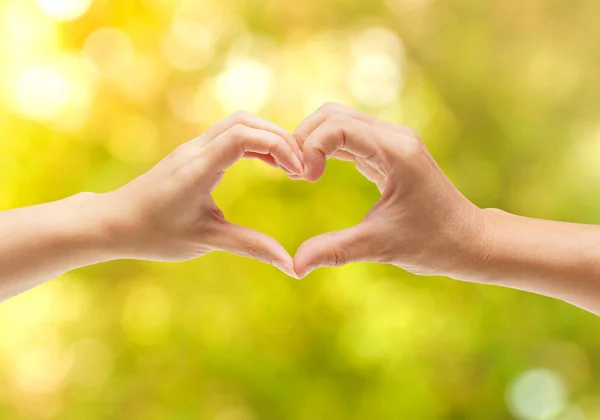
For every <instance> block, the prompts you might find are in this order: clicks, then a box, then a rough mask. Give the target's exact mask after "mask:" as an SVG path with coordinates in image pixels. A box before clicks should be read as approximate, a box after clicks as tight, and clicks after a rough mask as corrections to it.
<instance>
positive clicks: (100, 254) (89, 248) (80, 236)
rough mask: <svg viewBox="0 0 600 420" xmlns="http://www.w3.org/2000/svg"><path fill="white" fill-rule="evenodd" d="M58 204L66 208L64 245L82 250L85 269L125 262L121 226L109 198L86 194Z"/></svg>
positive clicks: (80, 194) (101, 195)
mask: <svg viewBox="0 0 600 420" xmlns="http://www.w3.org/2000/svg"><path fill="white" fill-rule="evenodd" d="M59 203H62V204H63V205H64V206H65V211H64V213H63V214H65V215H66V218H65V219H64V220H65V224H66V226H68V227H67V228H66V229H65V230H64V232H65V233H64V235H63V238H64V241H65V242H66V243H68V244H69V245H70V246H71V247H76V248H77V249H79V250H80V253H81V255H82V258H85V259H86V265H87V264H91V263H99V262H103V261H109V260H115V259H119V258H123V255H122V251H121V250H120V246H119V243H120V236H121V235H120V233H119V232H120V230H121V227H120V223H119V218H118V217H116V216H115V214H114V210H113V209H112V206H111V205H110V199H109V195H108V194H96V193H91V192H84V193H79V194H76V195H74V196H72V197H69V198H66V199H64V200H62V201H60V202H59Z"/></svg>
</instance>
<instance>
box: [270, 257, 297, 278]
mask: <svg viewBox="0 0 600 420" xmlns="http://www.w3.org/2000/svg"><path fill="white" fill-rule="evenodd" d="M271 264H273V267H275V268H277V269H279V270H280V271H283V272H284V273H285V274H287V275H288V276H290V277H294V278H298V276H297V275H296V272H295V271H294V269H293V268H292V267H291V266H289V265H288V264H286V263H284V262H283V261H278V260H274V261H273V262H271Z"/></svg>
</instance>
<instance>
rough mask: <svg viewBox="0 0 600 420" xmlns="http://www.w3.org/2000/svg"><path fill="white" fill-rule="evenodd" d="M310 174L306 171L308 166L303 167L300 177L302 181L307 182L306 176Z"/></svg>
mask: <svg viewBox="0 0 600 420" xmlns="http://www.w3.org/2000/svg"><path fill="white" fill-rule="evenodd" d="M309 174H310V171H309V169H308V166H306V165H305V166H304V168H303V169H302V176H304V179H306V180H308V175H309Z"/></svg>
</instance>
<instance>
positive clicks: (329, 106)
mask: <svg viewBox="0 0 600 420" xmlns="http://www.w3.org/2000/svg"><path fill="white" fill-rule="evenodd" d="M342 108H343V106H342V105H341V104H339V103H337V102H333V101H329V102H325V103H324V104H323V105H321V107H320V108H319V110H320V111H326V112H336V111H340V110H341V109H342Z"/></svg>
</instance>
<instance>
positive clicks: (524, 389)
mask: <svg viewBox="0 0 600 420" xmlns="http://www.w3.org/2000/svg"><path fill="white" fill-rule="evenodd" d="M507 403H508V407H509V409H510V411H511V412H512V413H513V415H515V416H516V417H517V418H520V419H524V420H549V419H552V418H553V417H554V416H556V415H557V414H558V413H560V412H561V411H562V410H563V409H564V408H565V406H566V404H567V391H566V389H565V385H564V382H563V380H562V378H561V377H560V376H559V375H557V374H556V373H555V372H553V371H551V370H548V369H533V370H528V371H525V372H523V373H522V374H521V375H519V376H518V377H517V378H516V379H515V380H514V381H513V383H512V384H511V385H510V387H509V389H508V394H507Z"/></svg>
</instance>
